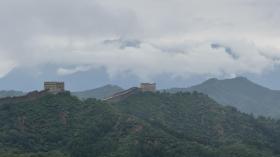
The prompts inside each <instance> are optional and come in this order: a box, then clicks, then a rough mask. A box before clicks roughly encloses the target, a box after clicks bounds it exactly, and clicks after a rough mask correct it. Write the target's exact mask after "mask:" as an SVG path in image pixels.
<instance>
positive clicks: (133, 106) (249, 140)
mask: <svg viewBox="0 0 280 157" xmlns="http://www.w3.org/2000/svg"><path fill="white" fill-rule="evenodd" d="M12 99H16V98H12ZM0 119H1V121H0V130H1V131H0V146H1V147H0V156H1V157H37V156H38V157H92V156H94V157H186V156H189V157H279V154H280V136H279V135H280V123H279V122H277V121H275V120H272V119H269V118H262V117H260V118H254V117H253V116H251V115H247V114H244V113H240V112H239V111H237V110H236V109H235V108H233V107H224V106H221V105H219V104H217V103H216V102H215V101H214V100H212V99H210V98H209V97H208V96H206V95H204V94H200V93H196V92H194V93H177V94H170V93H143V92H136V93H134V94H132V95H129V96H128V97H126V98H124V99H122V100H121V101H118V102H117V103H113V104H111V103H106V102H105V101H99V100H95V99H88V100H85V101H81V100H79V99H77V98H76V97H73V96H71V95H70V93H69V92H65V93H59V94H57V95H52V94H49V93H47V94H46V95H45V94H44V95H41V96H39V97H34V98H32V99H27V100H26V99H25V100H24V101H9V102H7V103H6V102H3V103H1V100H0Z"/></svg>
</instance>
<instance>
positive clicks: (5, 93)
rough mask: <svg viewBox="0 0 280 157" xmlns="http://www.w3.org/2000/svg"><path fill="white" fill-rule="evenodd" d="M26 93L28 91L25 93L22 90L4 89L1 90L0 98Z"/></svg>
mask: <svg viewBox="0 0 280 157" xmlns="http://www.w3.org/2000/svg"><path fill="white" fill-rule="evenodd" d="M25 94H26V93H24V92H22V91H15V90H2V91H0V98H5V97H15V96H22V95H25Z"/></svg>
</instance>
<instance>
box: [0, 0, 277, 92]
mask: <svg viewBox="0 0 280 157" xmlns="http://www.w3.org/2000/svg"><path fill="white" fill-rule="evenodd" d="M279 18H280V1H279V0H211V1H206V0H152V1H151V0H0V88H1V89H14V88H17V87H18V89H20V90H29V89H36V88H39V81H43V80H45V79H53V80H64V79H66V80H68V83H69V84H72V85H69V88H70V89H72V90H81V89H84V88H91V87H96V86H101V85H103V84H107V83H120V84H121V85H122V86H130V85H132V84H135V83H138V82H142V81H145V82H146V81H148V82H158V83H159V84H160V85H161V86H162V87H172V86H187V85H191V84H192V83H195V82H199V81H202V80H204V79H207V78H210V77H218V78H231V77H235V76H248V77H249V78H250V77H251V79H253V80H256V81H257V82H260V83H262V84H264V85H266V86H269V87H271V88H279V89H280V85H278V79H279V78H280V73H279V63H280V60H279V59H280V29H279V28H280V20H279ZM278 73H279V76H278ZM74 78H75V79H76V80H75V79H74ZM22 81H23V82H22ZM36 81H37V82H36ZM186 82H188V83H186ZM32 83H33V84H32ZM90 83H91V85H88V84H90Z"/></svg>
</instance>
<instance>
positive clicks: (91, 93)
mask: <svg viewBox="0 0 280 157" xmlns="http://www.w3.org/2000/svg"><path fill="white" fill-rule="evenodd" d="M121 91H123V89H122V88H121V87H119V86H116V85H106V86H103V87H99V88H96V89H92V90H86V91H80V92H72V95H74V96H77V97H78V98H80V99H88V98H96V99H104V98H108V97H110V96H112V95H114V94H115V93H118V92H121Z"/></svg>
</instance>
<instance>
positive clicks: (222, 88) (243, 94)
mask: <svg viewBox="0 0 280 157" xmlns="http://www.w3.org/2000/svg"><path fill="white" fill-rule="evenodd" d="M187 91H189V92H192V91H197V92H201V93H204V94H207V95H208V96H210V97H211V98H213V99H214V100H216V101H217V102H218V103H220V104H223V105H229V106H234V107H236V108H238V109H239V110H240V111H242V112H246V113H249V114H250V113H252V114H255V115H256V116H270V117H273V118H280V91H278V90H271V89H269V88H267V87H263V86H261V85H259V84H256V83H254V82H252V81H250V80H249V79H247V78H245V77H237V78H233V79H224V80H218V79H215V78H214V79H209V80H207V81H204V82H203V83H201V84H198V85H195V86H191V87H188V88H173V89H169V90H166V92H171V93H176V92H187Z"/></svg>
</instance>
